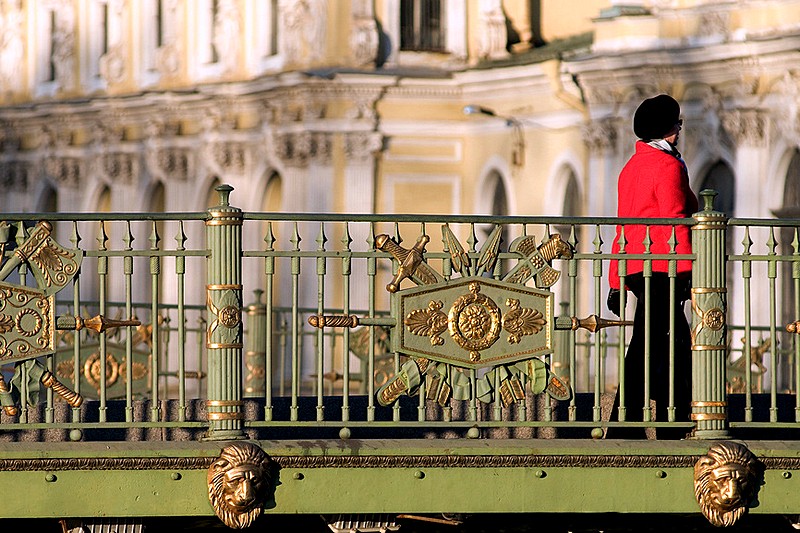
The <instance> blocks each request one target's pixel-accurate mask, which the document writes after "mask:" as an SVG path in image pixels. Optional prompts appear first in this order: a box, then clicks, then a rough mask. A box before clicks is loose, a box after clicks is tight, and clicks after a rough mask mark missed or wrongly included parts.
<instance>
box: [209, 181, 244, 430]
mask: <svg viewBox="0 0 800 533" xmlns="http://www.w3.org/2000/svg"><path fill="white" fill-rule="evenodd" d="M216 191H217V192H218V193H219V205H217V206H215V207H212V208H210V209H209V210H208V219H207V220H206V238H207V242H208V249H209V252H210V255H209V258H208V277H207V281H208V285H207V286H206V293H207V296H206V301H207V304H206V306H207V310H208V317H209V322H208V326H207V327H208V330H207V333H206V348H207V349H208V399H207V400H206V406H207V411H208V423H209V428H208V434H207V436H206V439H208V440H227V439H243V438H245V434H244V431H243V429H242V427H243V418H244V414H243V408H242V407H243V406H242V211H241V209H238V208H235V207H231V205H230V203H229V197H230V194H231V191H233V187H231V186H230V185H220V186H219V187H217V188H216Z"/></svg>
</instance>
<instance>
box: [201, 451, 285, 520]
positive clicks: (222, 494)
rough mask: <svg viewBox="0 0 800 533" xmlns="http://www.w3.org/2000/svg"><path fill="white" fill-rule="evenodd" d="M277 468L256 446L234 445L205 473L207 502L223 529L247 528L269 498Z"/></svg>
mask: <svg viewBox="0 0 800 533" xmlns="http://www.w3.org/2000/svg"><path fill="white" fill-rule="evenodd" d="M277 470H278V465H277V464H276V463H275V462H274V461H272V459H270V456H269V455H268V454H267V453H266V452H264V450H262V449H261V448H260V447H259V446H257V445H255V444H253V443H251V442H234V443H232V444H229V445H228V446H226V447H225V448H223V449H222V452H221V453H220V455H219V458H218V459H217V460H216V461H214V463H213V464H212V465H211V467H210V468H209V469H208V475H207V481H208V499H209V501H210V502H211V507H213V509H214V513H215V514H216V515H217V516H218V517H219V519H220V520H222V521H223V522H224V523H225V525H226V526H228V527H231V528H234V529H244V528H246V527H249V526H250V525H251V524H252V523H253V522H254V521H255V519H256V518H258V517H259V516H261V513H262V511H263V509H264V504H265V503H266V502H267V501H268V500H269V499H271V498H272V497H273V495H274V492H275V481H276V477H277Z"/></svg>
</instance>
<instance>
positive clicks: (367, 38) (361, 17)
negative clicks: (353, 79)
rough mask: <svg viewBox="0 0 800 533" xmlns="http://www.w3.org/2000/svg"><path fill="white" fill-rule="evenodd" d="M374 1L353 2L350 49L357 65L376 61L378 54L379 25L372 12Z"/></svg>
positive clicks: (359, 0)
mask: <svg viewBox="0 0 800 533" xmlns="http://www.w3.org/2000/svg"><path fill="white" fill-rule="evenodd" d="M372 9H373V8H372V2H368V1H365V0H358V1H356V2H354V4H353V29H352V33H351V34H350V50H351V52H352V54H353V59H354V60H355V64H356V66H359V67H363V66H368V65H372V64H374V63H375V59H376V58H377V56H378V25H377V23H376V22H375V15H374V14H373V12H372Z"/></svg>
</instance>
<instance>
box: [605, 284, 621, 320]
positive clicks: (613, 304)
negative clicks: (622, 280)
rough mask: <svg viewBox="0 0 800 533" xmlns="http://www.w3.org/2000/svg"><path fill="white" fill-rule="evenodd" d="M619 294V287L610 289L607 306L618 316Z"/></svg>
mask: <svg viewBox="0 0 800 533" xmlns="http://www.w3.org/2000/svg"><path fill="white" fill-rule="evenodd" d="M619 296H620V295H619V289H610V290H609V291H608V298H606V307H608V310H609V311H611V312H612V313H614V314H615V315H617V316H619Z"/></svg>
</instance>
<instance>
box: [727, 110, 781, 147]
mask: <svg viewBox="0 0 800 533" xmlns="http://www.w3.org/2000/svg"><path fill="white" fill-rule="evenodd" d="M720 116H721V119H722V127H723V128H724V129H725V131H726V132H727V133H728V135H730V136H731V137H732V138H733V140H734V141H735V142H736V144H746V145H751V146H763V145H764V144H765V143H766V142H767V134H768V128H769V117H768V116H767V114H766V113H765V112H764V111H762V110H760V109H734V110H731V111H723V112H722V113H720Z"/></svg>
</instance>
